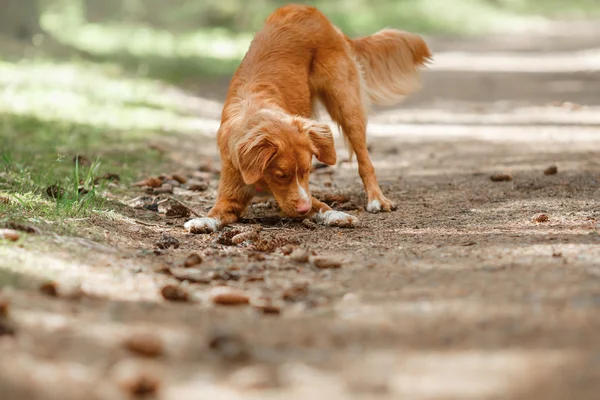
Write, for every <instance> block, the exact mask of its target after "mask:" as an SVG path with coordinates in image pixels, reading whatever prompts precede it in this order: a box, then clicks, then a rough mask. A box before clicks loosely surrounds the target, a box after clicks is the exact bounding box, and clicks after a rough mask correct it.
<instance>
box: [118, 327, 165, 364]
mask: <svg viewBox="0 0 600 400" xmlns="http://www.w3.org/2000/svg"><path fill="white" fill-rule="evenodd" d="M125 347H126V348H127V349H128V350H129V351H131V352H133V353H135V354H138V355H140V356H144V357H150V358H152V357H159V356H161V355H162V354H163V352H164V347H163V342H162V340H161V338H160V337H159V336H157V335H154V334H151V333H135V334H133V335H131V336H130V337H129V338H127V339H126V340H125Z"/></svg>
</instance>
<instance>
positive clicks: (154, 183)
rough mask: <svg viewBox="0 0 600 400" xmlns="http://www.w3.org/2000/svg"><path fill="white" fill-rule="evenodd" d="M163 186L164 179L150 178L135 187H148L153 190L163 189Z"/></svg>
mask: <svg viewBox="0 0 600 400" xmlns="http://www.w3.org/2000/svg"><path fill="white" fill-rule="evenodd" d="M162 184H163V181H162V179H160V178H155V177H152V178H148V179H144V180H143V181H139V182H136V183H134V184H133V186H147V187H151V188H159V187H161V186H162Z"/></svg>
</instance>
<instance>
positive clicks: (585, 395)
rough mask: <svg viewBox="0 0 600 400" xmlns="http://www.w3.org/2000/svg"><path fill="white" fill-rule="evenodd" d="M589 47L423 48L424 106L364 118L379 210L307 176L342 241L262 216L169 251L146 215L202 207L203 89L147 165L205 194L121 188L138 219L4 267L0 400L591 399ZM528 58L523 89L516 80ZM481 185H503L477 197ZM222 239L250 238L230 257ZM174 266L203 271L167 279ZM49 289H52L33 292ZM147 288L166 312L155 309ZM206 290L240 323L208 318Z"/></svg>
mask: <svg viewBox="0 0 600 400" xmlns="http://www.w3.org/2000/svg"><path fill="white" fill-rule="evenodd" d="M596 33H597V32H592V36H589V32H587V31H585V30H582V32H578V34H579V35H580V36H577V37H574V38H570V39H569V40H567V39H565V38H562V39H561V38H556V37H550V36H548V34H547V33H540V34H537V35H533V34H532V35H531V37H529V38H528V40H527V43H525V41H524V39H523V38H522V37H518V36H508V37H504V38H502V40H498V38H497V37H496V38H487V40H484V39H482V38H479V39H476V40H471V41H465V40H462V41H461V40H457V39H455V40H448V39H444V40H441V39H432V47H433V48H434V50H435V51H436V53H438V54H439V55H440V60H441V61H440V62H439V63H438V64H436V66H434V67H433V68H432V70H431V71H429V72H428V73H426V75H425V90H424V91H423V92H422V93H420V94H419V95H417V96H415V97H414V98H412V99H410V100H409V101H408V102H407V103H406V104H405V105H403V106H402V107H399V108H394V109H380V110H377V113H376V115H374V116H373V118H372V119H371V128H370V136H369V137H370V143H371V148H372V156H373V159H374V163H375V166H376V168H377V172H378V176H379V179H380V182H381V186H382V188H383V190H384V193H385V194H386V196H388V197H389V198H391V199H393V200H395V201H396V203H397V204H399V209H398V211H396V212H393V213H389V214H378V215H372V214H368V213H367V212H365V211H364V210H363V207H364V205H365V195H364V193H363V190H362V185H361V183H360V179H359V177H358V174H357V171H356V165H355V164H348V163H342V164H340V165H339V166H337V167H334V168H321V169H317V170H316V171H315V172H314V175H313V182H312V187H313V190H314V192H315V193H316V194H317V197H321V198H323V199H326V200H327V201H329V202H332V203H333V204H334V207H335V208H337V209H343V210H346V211H347V212H350V213H352V214H353V215H356V216H357V217H358V218H360V220H361V222H362V226H361V227H360V228H357V229H332V228H324V227H317V228H316V229H313V228H314V227H311V226H306V225H304V224H302V223H301V222H299V221H290V220H285V219H283V220H282V219H280V218H279V217H278V216H277V215H278V214H277V209H276V207H275V205H274V204H273V203H272V202H269V201H262V200H260V199H258V200H257V202H256V204H255V205H253V206H252V208H251V210H250V211H249V214H248V215H247V218H246V220H245V221H244V222H243V223H241V224H238V225H236V226H234V227H232V229H229V230H228V232H229V233H225V234H213V235H190V234H187V233H186V232H185V231H184V230H183V228H182V224H183V222H185V221H186V220H187V218H186V217H177V216H175V217H170V216H166V215H165V214H164V212H165V210H168V209H173V210H175V211H177V207H176V206H174V204H176V203H175V202H174V201H173V200H170V201H166V202H164V203H161V205H160V206H159V207H158V212H157V211H152V210H151V209H152V208H153V207H156V206H152V204H153V203H156V202H157V201H159V200H160V199H163V200H164V199H168V198H169V197H170V196H171V197H173V198H175V199H177V200H179V201H183V202H184V203H185V204H187V205H188V206H190V207H191V208H192V209H193V210H195V211H196V212H197V213H199V214H203V213H205V212H206V211H208V209H209V208H210V206H211V204H212V202H213V200H214V197H215V189H216V183H217V178H218V158H217V157H216V147H215V143H214V129H213V128H214V126H215V124H216V118H217V117H218V101H219V100H220V99H222V97H223V95H224V91H225V86H223V84H213V85H207V84H205V85H202V86H201V87H200V88H199V89H198V90H197V93H200V94H201V95H202V97H201V98H197V99H196V100H195V101H196V103H193V104H196V105H197V106H198V109H199V110H198V113H199V125H202V124H204V125H205V128H206V129H205V132H204V134H202V135H195V136H181V135H176V136H166V137H165V139H164V141H163V142H161V143H160V146H161V148H162V149H163V150H164V151H166V152H167V153H168V154H169V155H170V156H171V157H172V169H171V170H169V171H165V172H166V173H169V174H171V173H174V172H180V173H181V174H182V175H183V176H184V177H186V178H188V179H195V180H204V182H206V183H207V184H208V189H207V190H205V191H203V192H194V191H190V190H188V189H187V188H186V185H187V184H183V185H180V186H177V187H176V188H175V189H174V193H173V194H172V195H164V194H163V195H155V194H145V193H144V189H142V188H132V189H131V194H130V196H129V197H128V199H126V200H131V199H134V198H135V199H136V201H134V202H133V203H132V202H127V201H125V202H124V203H125V205H123V206H122V207H121V209H120V210H119V212H120V213H121V214H118V213H116V214H115V216H114V218H113V219H106V218H102V219H100V218H99V219H98V221H97V224H96V229H95V230H94V231H90V232H81V235H80V237H54V238H45V239H44V240H41V239H40V238H39V237H38V238H36V236H35V235H33V236H31V238H30V239H28V240H27V241H26V242H25V243H24V245H23V246H22V247H14V248H11V249H10V251H11V254H12V256H13V258H12V260H10V265H12V266H13V267H12V272H11V273H10V274H11V275H10V276H11V279H14V287H12V288H5V290H3V292H2V297H3V298H4V299H5V302H6V303H7V304H8V307H7V309H8V311H7V314H8V317H6V318H4V319H0V331H2V330H4V333H6V334H4V335H2V336H0V348H1V350H0V390H1V393H2V396H1V397H2V399H7V400H9V399H44V400H45V399H61V400H66V399H110V400H116V399H121V398H123V399H125V398H135V397H138V398H160V399H207V398H218V399H242V398H244V399H350V398H353V399H354V398H356V399H478V400H481V399H508V398H515V399H517V398H518V399H538V398H539V399H566V398H569V399H596V398H598V393H599V392H600V335H599V334H598V332H600V236H599V235H598V231H599V228H600V226H599V223H600V207H599V205H600V203H599V199H600V185H599V183H600V157H599V156H600V127H599V126H600V83H599V82H600V71H599V69H600V68H596V69H594V67H593V66H594V63H596V62H597V54H598V51H597V50H598V49H596V50H589V48H591V47H593V46H598V47H600V41H598V40H597V38H598V37H600V36H598V35H596V36H593V35H594V34H596ZM553 34H556V31H553ZM594 37H595V38H596V39H593V38H594ZM559 39H560V40H559ZM552 43H555V44H556V46H555V47H554V48H553V47H552ZM569 43H571V44H572V46H571V47H569V46H568V44H569ZM581 43H586V44H587V48H585V49H583V50H582V48H581ZM575 55H577V57H579V58H578V59H579V60H581V63H571V64H569V65H563V64H561V60H565V59H567V58H569V59H572V58H574V57H575ZM540 59H543V60H544V61H545V62H547V63H550V65H549V66H548V65H546V64H544V65H545V67H544V68H543V71H542V72H533V71H536V68H534V67H531V68H528V67H527V63H528V62H529V63H533V64H532V65H534V66H535V65H537V64H535V63H539V60H540ZM498 60H501V65H503V66H505V67H504V68H499V67H498V62H499V61H498ZM552 65H555V66H556V68H554V69H553V68H552ZM581 65H584V66H585V65H587V66H588V67H589V68H588V67H585V68H583V69H581V68H579V67H578V66H581ZM511 66H512V67H511ZM207 99H208V100H207ZM565 101H568V102H569V103H563V102H565ZM193 104H192V106H193ZM215 105H216V106H215ZM215 110H217V111H215ZM339 142H340V152H341V154H345V152H344V150H343V147H342V144H341V142H342V141H341V140H339ZM550 166H556V167H557V173H556V174H551V175H546V174H544V170H546V169H547V168H548V167H550ZM199 168H200V169H202V170H203V171H199V170H198V169H199ZM498 173H504V174H509V175H510V176H511V177H512V180H510V181H506V182H493V181H492V180H491V179H490V176H491V175H492V174H498ZM140 196H142V198H140ZM143 196H146V197H147V198H143ZM135 204H137V205H138V206H139V205H141V206H142V208H134V207H133V205H135ZM144 205H145V206H146V207H147V208H150V210H149V209H147V208H143V206H144ZM154 209H155V210H156V208H154ZM175 211H172V212H173V213H175ZM542 214H544V215H545V216H547V218H543V217H541V218H540V215H542ZM123 215H124V216H123ZM97 232H100V234H101V237H100V238H98V237H97V236H94V235H97ZM232 232H233V233H232ZM239 232H242V233H244V232H258V233H255V234H253V233H248V234H247V235H248V237H249V238H250V239H253V240H249V241H247V242H243V243H241V244H239V245H237V244H235V243H232V241H231V240H232V239H231V236H232V235H233V234H234V233H239ZM163 235H167V236H169V237H170V238H172V239H169V238H165V237H163ZM253 235H254V236H253ZM256 235H258V237H259V239H258V240H257V239H256V237H257V236H256ZM94 238H96V240H93V239H94ZM169 243H172V244H173V245H172V246H170V247H168V248H167V249H160V248H159V247H161V246H162V247H164V246H169ZM175 247H176V248H175ZM297 249H308V250H309V251H310V252H311V254H312V253H314V254H316V255H318V256H327V257H333V258H335V259H336V260H339V261H340V262H341V267H340V268H333V269H331V268H325V269H322V268H318V267H316V266H315V265H314V263H311V262H305V261H302V258H303V257H302V255H301V254H299V253H300V252H301V251H298V250H297ZM293 250H296V252H294V253H293V254H292V255H290V254H289V252H290V251H293ZM192 253H197V254H198V255H200V256H201V258H202V259H203V261H202V263H200V264H197V265H195V266H192V267H191V268H183V265H184V262H185V260H186V257H188V256H189V255H190V254H192ZM295 260H300V261H295ZM0 263H2V264H7V261H6V260H5V261H0ZM3 271H8V270H6V269H5V270H3ZM2 273H4V274H8V272H2ZM47 279H50V280H53V281H54V283H55V284H56V286H55V287H52V286H51V287H48V286H46V290H45V292H44V291H40V290H39V285H40V284H42V283H43V282H44V281H45V280H47ZM166 285H173V286H171V287H170V288H171V289H172V290H171V291H175V293H174V294H173V293H171V294H170V295H169V297H171V298H173V296H174V295H177V294H179V295H185V296H187V297H186V299H183V300H182V301H174V300H165V299H164V298H163V295H162V293H161V290H162V289H163V288H164V287H165V286H166ZM217 286H227V287H230V288H235V289H236V291H235V292H231V293H229V300H230V301H239V302H244V303H245V302H246V300H248V299H247V297H248V298H249V301H250V304H249V305H248V304H242V305H237V306H234V305H219V304H215V297H214V294H215V290H222V289H214V287H217ZM55 289H56V290H55ZM230 290H233V289H230ZM54 292H57V293H54ZM175 297H176V296H175ZM12 329H14V333H13V334H10V332H9V331H10V330H12Z"/></svg>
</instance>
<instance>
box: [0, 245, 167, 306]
mask: <svg viewBox="0 0 600 400" xmlns="http://www.w3.org/2000/svg"><path fill="white" fill-rule="evenodd" d="M95 250H96V251H95V253H94V260H93V261H94V263H95V264H94V265H92V264H88V263H86V262H83V261H73V258H72V257H69V256H68V255H66V254H64V255H57V254H52V253H49V252H44V251H43V250H31V249H23V248H20V247H13V246H0V260H1V261H0V269H2V270H4V271H5V272H7V273H12V274H16V277H17V279H18V276H19V275H21V274H23V275H25V276H29V277H33V278H34V279H35V280H39V281H42V282H43V281H45V280H54V281H55V282H57V283H58V285H61V284H67V285H73V284H78V285H81V288H82V289H83V290H84V292H85V293H88V294H90V295H92V296H99V297H109V298H111V299H115V300H124V301H157V300H159V299H160V295H159V290H158V288H157V286H156V283H155V282H154V279H152V277H151V276H150V275H145V274H136V273H134V272H133V271H132V270H133V262H132V261H130V260H119V261H118V262H116V261H114V260H112V259H111V257H110V255H107V254H102V253H101V252H99V251H97V250H98V249H95ZM98 265H103V266H105V267H104V268H98ZM128 267H129V268H128ZM27 281H30V278H27Z"/></svg>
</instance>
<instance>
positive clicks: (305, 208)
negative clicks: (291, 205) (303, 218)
mask: <svg viewBox="0 0 600 400" xmlns="http://www.w3.org/2000/svg"><path fill="white" fill-rule="evenodd" d="M311 208H312V204H311V203H304V202H302V203H298V205H296V211H297V212H298V214H300V215H304V214H306V213H307V212H309V211H310V210H311Z"/></svg>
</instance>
